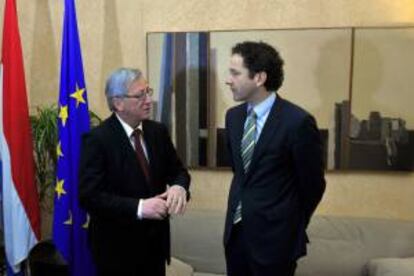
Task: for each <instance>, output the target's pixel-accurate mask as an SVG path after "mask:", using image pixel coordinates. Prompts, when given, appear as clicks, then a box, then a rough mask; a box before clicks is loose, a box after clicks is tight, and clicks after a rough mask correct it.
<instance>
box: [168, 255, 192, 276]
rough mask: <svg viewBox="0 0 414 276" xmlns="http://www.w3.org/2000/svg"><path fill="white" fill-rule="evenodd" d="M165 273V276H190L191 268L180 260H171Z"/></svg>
mask: <svg viewBox="0 0 414 276" xmlns="http://www.w3.org/2000/svg"><path fill="white" fill-rule="evenodd" d="M166 272H167V276H192V275H193V268H192V267H191V266H190V265H188V264H186V263H184V262H182V261H180V260H177V259H175V258H171V263H170V265H168V266H167V269H166Z"/></svg>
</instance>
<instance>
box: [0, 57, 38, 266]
mask: <svg viewBox="0 0 414 276" xmlns="http://www.w3.org/2000/svg"><path fill="white" fill-rule="evenodd" d="M0 151H1V152H0V156H1V160H2V162H1V163H2V172H3V174H2V185H3V189H2V190H3V194H2V196H3V224H4V227H3V228H4V243H5V248H6V257H7V260H8V262H9V264H10V266H11V267H12V269H13V271H14V272H15V273H17V272H19V271H20V263H21V262H22V261H23V260H24V259H26V258H27V256H28V255H29V251H30V249H31V248H32V247H33V246H34V245H35V244H36V243H37V239H36V236H35V234H34V232H33V229H32V228H31V225H30V222H29V219H28V217H27V214H26V212H25V209H24V207H23V204H22V202H21V199H20V197H19V196H18V194H17V191H16V188H15V185H14V183H13V178H12V173H11V165H10V164H11V163H10V151H9V147H8V144H7V141H6V139H5V135H4V129H3V66H2V65H0Z"/></svg>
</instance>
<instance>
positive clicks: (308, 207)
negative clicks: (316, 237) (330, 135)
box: [293, 115, 325, 225]
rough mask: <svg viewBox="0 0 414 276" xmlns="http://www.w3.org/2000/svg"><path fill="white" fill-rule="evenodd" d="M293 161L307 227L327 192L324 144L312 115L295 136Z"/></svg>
mask: <svg viewBox="0 0 414 276" xmlns="http://www.w3.org/2000/svg"><path fill="white" fill-rule="evenodd" d="M293 160H294V164H295V172H296V173H297V177H298V183H299V197H300V202H301V206H302V208H303V211H304V216H305V220H306V225H307V224H308V223H309V221H310V218H311V216H312V214H313V212H314V211H315V209H316V207H317V205H318V204H319V202H320V201H321V199H322V195H323V193H324V191H325V177H324V161H323V149H322V142H321V137H320V133H319V130H318V127H317V125H316V121H315V119H314V118H313V117H312V116H310V115H309V116H307V117H305V118H304V120H303V121H302V123H301V124H300V126H299V128H298V130H297V132H296V134H295V136H294V142H293Z"/></svg>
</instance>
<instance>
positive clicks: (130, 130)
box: [115, 113, 143, 137]
mask: <svg viewBox="0 0 414 276" xmlns="http://www.w3.org/2000/svg"><path fill="white" fill-rule="evenodd" d="M115 115H116V117H117V118H118V120H119V122H120V123H121V125H122V128H123V129H124V130H125V133H126V135H127V136H128V137H131V136H132V133H133V132H134V130H135V129H139V130H140V131H141V133H143V132H142V123H140V124H139V125H138V126H137V127H136V128H135V129H133V128H132V127H131V126H130V125H128V124H127V123H126V122H125V121H124V120H122V118H121V117H120V116H119V115H118V114H116V113H115Z"/></svg>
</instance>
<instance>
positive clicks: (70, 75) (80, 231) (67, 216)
mask: <svg viewBox="0 0 414 276" xmlns="http://www.w3.org/2000/svg"><path fill="white" fill-rule="evenodd" d="M58 106H59V115H58V128H59V141H58V146H57V148H56V152H57V158H58V160H57V174H56V187H55V207H54V221H53V239H54V242H55V245H56V247H57V248H58V250H59V251H60V253H61V254H62V255H63V257H64V258H65V259H66V261H67V262H68V264H69V270H70V274H71V275H76V276H82V275H88V276H90V275H94V274H95V269H94V266H93V263H92V258H91V255H90V251H89V246H88V241H87V228H88V220H89V219H88V216H87V214H86V213H85V212H84V211H83V210H82V209H80V207H79V203H78V197H77V195H78V163H79V155H80V144H81V135H82V134H83V133H85V132H87V131H88V130H89V123H90V122H89V112H88V101H87V97H86V86H85V80H84V75H83V65H82V55H81V48H80V43H79V34H78V27H77V21H76V9H75V3H74V0H65V17H64V27H63V43H62V61H61V72H60V93H59V102H58Z"/></svg>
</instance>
